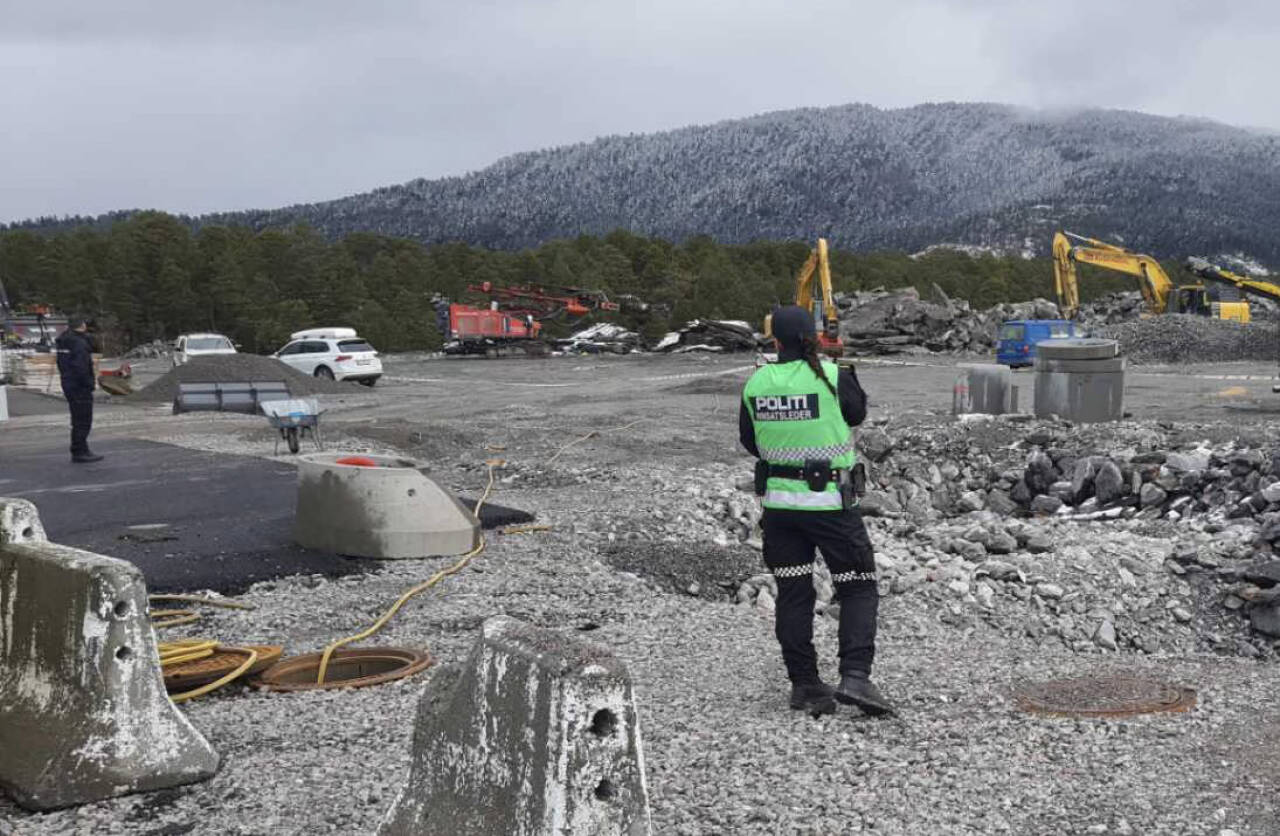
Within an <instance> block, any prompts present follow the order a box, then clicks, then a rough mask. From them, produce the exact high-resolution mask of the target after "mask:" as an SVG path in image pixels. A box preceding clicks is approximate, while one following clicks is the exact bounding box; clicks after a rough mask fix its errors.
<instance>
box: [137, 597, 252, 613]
mask: <svg viewBox="0 0 1280 836" xmlns="http://www.w3.org/2000/svg"><path fill="white" fill-rule="evenodd" d="M147 600H149V601H188V602H190V603H192V604H204V605H205V606H208V607H222V608H223V609H227V610H252V609H256V607H254V606H253V605H252V604H241V603H239V602H237V601H224V600H222V599H221V598H208V597H206V596H204V595H148V596H147Z"/></svg>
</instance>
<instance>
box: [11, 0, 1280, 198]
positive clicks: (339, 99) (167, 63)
mask: <svg viewBox="0 0 1280 836" xmlns="http://www.w3.org/2000/svg"><path fill="white" fill-rule="evenodd" d="M1277 79H1280V3H1276V2H1273V0H1219V2H1206V0H1074V2H1070V3H1048V2H1041V0H883V1H882V2H874V3H873V2H860V1H859V0H844V2H838V0H821V2H812V1H811V0H739V2H728V0H721V1H720V2H710V1H709V0H636V2H634V3H622V2H612V0H443V1H442V2H408V0H405V1H404V2H393V0H295V2H288V3H286V2H276V1H275V0H219V2H216V3H210V2H202V3H194V2H182V0H158V1H157V2H151V1H149V0H110V2H97V0H80V2H68V0H0V222H3V221H9V220H18V219H22V218H27V217H32V216H37V215H48V214H53V215H63V214H75V213H81V214H88V213H98V212H103V211H107V210H111V209H121V208H136V207H141V208H157V209H165V210H169V211H174V212H192V213H196V212H206V211H213V210H221V209H245V208H271V207H276V206H284V205H288V204H291V203H299V202H311V201H315V200H324V199H328V198H335V197H341V196H343V195H347V194H351V193H354V192H359V191H367V190H369V189H371V188H374V187H377V186H383V185H390V184H393V183H400V182H403V181H406V180H410V179H413V178H415V177H429V178H433V177H439V176H445V175H451V174H462V173H465V172H467V171H472V170H475V169H478V168H482V167H484V166H486V165H488V164H489V163H492V162H493V161H495V160H496V159H498V158H499V157H502V156H505V155H507V154H510V153H513V152H516V151H526V150H534V149H537V148H542V147H546V146H550V145H557V144H564V143H569V142H577V141H582V140H589V139H592V138H594V137H597V136H600V135H603V134H610V133H634V132H647V131H655V130H661V129H665V128H674V127H680V126H683V125H689V124H699V123H706V122H713V121H718V120H721V119H727V118H734V117H742V116H749V115H752V114H755V113H760V112H764V111H770V110H780V109H787V108H793V107H802V106H826V105H837V104H845V103H849V102H867V103H870V104H874V105H878V106H882V107H903V106H910V105H913V104H918V103H921V102H926V101H996V102H1009V103H1014V104H1022V105H1031V106H1037V107H1050V108H1062V107H1077V106H1101V107H1117V108H1126V109H1134V110H1143V111H1147V112H1152V113H1162V114H1171V115H1176V114H1187V115H1195V116H1205V117H1210V118H1213V119H1217V120H1220V121H1224V122H1228V123H1233V124H1238V125H1249V126H1257V127H1263V128H1269V129H1280V96H1278V95H1276V90H1275V87H1276V82H1277Z"/></svg>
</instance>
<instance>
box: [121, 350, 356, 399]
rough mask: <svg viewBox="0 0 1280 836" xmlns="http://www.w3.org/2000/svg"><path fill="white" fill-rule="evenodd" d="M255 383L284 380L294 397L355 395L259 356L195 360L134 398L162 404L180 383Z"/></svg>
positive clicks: (351, 388) (348, 386)
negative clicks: (256, 381) (257, 381)
mask: <svg viewBox="0 0 1280 836" xmlns="http://www.w3.org/2000/svg"><path fill="white" fill-rule="evenodd" d="M255 380H283V381H284V382H285V385H286V386H288V387H289V394H290V395H293V396H294V397H300V396H304V395H328V394H342V393H346V394H354V393H355V391H356V389H355V387H356V386H357V385H358V384H355V383H342V382H339V381H336V380H325V379H323V378H319V377H312V376H310V375H306V374H303V373H302V372H300V371H298V370H297V369H294V368H292V367H290V366H286V365H285V364H284V363H281V362H280V361H279V360H276V359H275V358H274V357H263V356H261V355H258V354H218V355H213V356H210V357H196V358H193V359H192V360H191V361H190V362H188V363H185V364H184V365H181V366H178V367H177V368H175V369H173V370H171V371H170V372H169V373H168V374H166V375H164V376H163V377H161V378H159V379H158V380H155V381H152V383H151V384H150V385H148V386H146V387H145V388H143V389H141V390H140V391H138V392H137V393H136V394H134V395H133V397H134V398H137V399H138V400H143V401H156V402H164V401H171V400H173V398H174V396H175V395H177V394H178V384H179V383H236V382H240V381H255Z"/></svg>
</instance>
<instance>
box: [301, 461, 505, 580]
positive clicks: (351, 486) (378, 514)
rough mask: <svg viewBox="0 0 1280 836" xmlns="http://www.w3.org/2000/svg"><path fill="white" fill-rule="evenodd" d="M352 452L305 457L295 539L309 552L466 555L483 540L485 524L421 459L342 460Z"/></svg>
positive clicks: (413, 555) (369, 554)
mask: <svg viewBox="0 0 1280 836" xmlns="http://www.w3.org/2000/svg"><path fill="white" fill-rule="evenodd" d="M349 457H352V454H351V453H311V454H308V455H305V456H300V457H299V458H298V508H297V515H296V516H295V518H294V526H293V537H294V540H296V541H297V542H298V545H300V546H302V547H303V548H308V549H318V550H322V551H331V552H337V553H338V554H343V555H350V556H352V557H381V558H397V557H426V556H428V555H433V554H439V555H450V554H462V553H464V552H468V551H470V550H471V549H473V548H475V547H476V544H478V543H479V542H480V539H479V538H480V522H479V520H477V519H476V518H475V515H473V514H472V513H471V512H470V511H468V510H467V509H466V508H465V507H463V505H462V504H461V503H460V502H458V500H457V499H455V498H454V496H453V495H452V494H451V493H449V492H448V491H446V490H445V489H444V488H442V487H440V486H439V485H438V484H436V483H435V481H433V480H432V479H431V478H430V477H428V476H427V475H425V474H424V473H422V472H420V471H419V470H418V469H417V464H416V463H415V462H412V461H409V460H407V459H399V458H395V457H393V456H372V455H367V454H364V453H361V454H360V455H359V456H358V457H357V458H359V459H364V460H368V461H371V462H373V466H361V465H351V464H339V463H338V460H339V459H344V458H349Z"/></svg>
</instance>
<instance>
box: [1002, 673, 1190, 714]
mask: <svg viewBox="0 0 1280 836" xmlns="http://www.w3.org/2000/svg"><path fill="white" fill-rule="evenodd" d="M1013 696H1014V699H1015V700H1016V701H1017V703H1018V707H1019V708H1021V709H1022V710H1023V711H1032V712H1036V713H1039V714H1062V715H1069V716H1085V717H1123V716H1126V715H1130V714H1150V713H1152V712H1155V711H1186V710H1187V709H1188V708H1191V707H1192V706H1194V705H1195V704H1196V692H1195V690H1194V689H1192V688H1184V687H1183V686H1181V685H1172V684H1170V683H1167V682H1160V681H1159V680H1155V679H1146V678H1144V677H1138V676H1082V677H1077V678H1074V679H1052V680H1049V681H1048V682H1030V683H1024V684H1022V685H1019V686H1017V687H1016V688H1014V692H1013Z"/></svg>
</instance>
